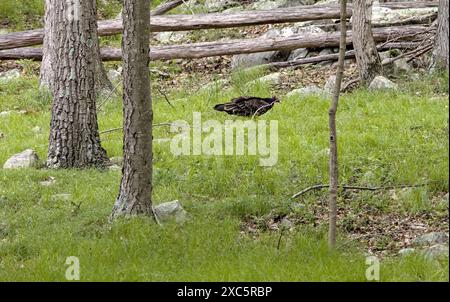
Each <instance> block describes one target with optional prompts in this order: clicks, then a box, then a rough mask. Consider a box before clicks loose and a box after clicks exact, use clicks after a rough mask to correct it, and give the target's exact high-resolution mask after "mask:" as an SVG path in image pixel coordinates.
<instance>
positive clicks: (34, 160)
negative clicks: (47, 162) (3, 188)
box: [3, 149, 39, 169]
mask: <svg viewBox="0 0 450 302" xmlns="http://www.w3.org/2000/svg"><path fill="white" fill-rule="evenodd" d="M38 162H39V157H38V156H37V154H36V152H35V151H34V150H32V149H27V150H25V151H23V152H21V153H18V154H15V155H13V156H12V157H10V158H9V159H8V160H7V161H6V162H5V164H4V165H3V169H19V168H32V167H36V166H37V164H38Z"/></svg>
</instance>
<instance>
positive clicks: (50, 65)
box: [40, 0, 114, 92]
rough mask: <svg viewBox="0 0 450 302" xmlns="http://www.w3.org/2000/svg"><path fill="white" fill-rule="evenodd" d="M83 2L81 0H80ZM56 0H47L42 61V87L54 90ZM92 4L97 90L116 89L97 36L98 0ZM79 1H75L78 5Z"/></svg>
mask: <svg viewBox="0 0 450 302" xmlns="http://www.w3.org/2000/svg"><path fill="white" fill-rule="evenodd" d="M78 1H79V2H81V1H80V0H78ZM56 2H57V1H56V0H45V26H44V31H45V35H44V37H43V39H44V44H43V56H42V63H41V72H40V87H41V89H42V88H49V90H50V91H53V84H54V83H55V80H56V79H55V72H54V66H55V59H56V55H55V51H56V50H55V42H54V41H55V40H54V39H55V37H56V34H55V31H56V30H58V28H57V24H55V23H54V20H55V15H56V14H57V13H58V12H56V11H55V9H56ZM91 2H93V3H92V5H90V7H91V9H92V10H93V11H92V13H90V14H89V17H90V18H93V20H94V22H91V23H93V24H94V26H93V27H92V28H91V30H92V31H93V32H92V33H91V34H90V35H91V42H92V48H93V49H94V53H93V60H94V63H95V83H96V89H97V90H98V91H97V92H100V91H102V90H106V91H111V90H113V89H114V87H113V85H112V83H111V81H109V79H108V77H107V75H106V71H105V69H104V68H103V64H102V60H101V58H100V47H99V42H98V36H97V23H96V20H97V10H96V5H95V3H96V1H95V0H92V1H91ZM76 3H77V1H75V2H74V5H76Z"/></svg>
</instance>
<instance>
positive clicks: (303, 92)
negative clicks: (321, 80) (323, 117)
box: [286, 85, 325, 97]
mask: <svg viewBox="0 0 450 302" xmlns="http://www.w3.org/2000/svg"><path fill="white" fill-rule="evenodd" d="M313 94H325V91H324V90H323V89H320V88H319V87H317V86H314V85H312V86H306V87H302V88H298V89H294V90H292V91H290V92H289V93H288V94H286V96H287V97H292V96H308V95H313Z"/></svg>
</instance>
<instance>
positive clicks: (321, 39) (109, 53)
mask: <svg viewBox="0 0 450 302" xmlns="http://www.w3.org/2000/svg"><path fill="white" fill-rule="evenodd" d="M428 29H429V28H428V27H424V26H401V27H389V28H374V29H373V37H374V39H375V41H376V42H384V41H386V40H387V39H391V38H401V41H407V40H408V37H412V36H415V37H417V35H419V34H420V33H424V32H426V31H427V30H428ZM339 35H340V34H339V33H315V34H297V35H292V36H289V37H279V38H257V39H246V40H231V41H218V42H203V43H192V44H180V45H165V46H155V47H152V49H151V50H150V54H149V57H150V60H171V59H195V58H203V57H213V56H222V55H235V54H242V53H255V52H263V51H272V50H292V49H297V48H326V47H336V46H338V45H339V39H340V38H339ZM347 44H348V45H351V44H352V32H351V31H349V33H348V36H347ZM100 52H101V56H102V59H103V60H105V61H120V60H121V59H122V51H121V50H120V49H117V48H102V49H101V51H100ZM41 57H42V50H41V49H39V48H28V47H27V48H17V49H10V50H9V49H6V50H0V59H2V60H8V59H9V60H13V59H26V58H27V59H34V60H40V59H41Z"/></svg>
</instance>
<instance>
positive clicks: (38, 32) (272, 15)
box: [0, 1, 437, 50]
mask: <svg viewBox="0 0 450 302" xmlns="http://www.w3.org/2000/svg"><path fill="white" fill-rule="evenodd" d="M381 6H383V7H390V8H402V9H403V8H411V7H413V8H416V7H429V6H431V7H435V6H437V2H435V1H433V2H393V3H390V2H389V3H382V5H381ZM351 15H352V11H351V8H349V9H348V11H347V16H348V17H351ZM338 18H339V7H338V6H336V5H331V6H307V7H303V6H302V7H294V8H287V9H277V10H270V11H246V12H239V13H230V14H221V13H214V14H201V15H171V16H153V17H152V18H151V20H150V23H151V24H150V30H151V31H152V32H164V31H184V30H198V29H212V28H230V27H242V26H250V25H261V24H277V23H289V22H302V21H312V20H325V19H338ZM122 29H123V27H122V20H120V19H115V20H105V21H99V22H98V35H99V36H108V35H115V34H119V33H121V32H122ZM43 38H44V30H43V29H35V30H29V31H24V32H16V33H8V34H3V35H0V50H1V49H13V48H19V47H27V46H33V45H39V44H42V41H43Z"/></svg>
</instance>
